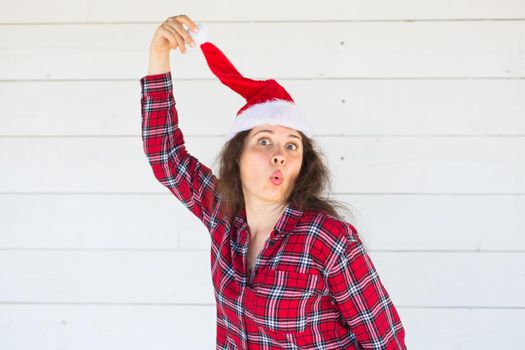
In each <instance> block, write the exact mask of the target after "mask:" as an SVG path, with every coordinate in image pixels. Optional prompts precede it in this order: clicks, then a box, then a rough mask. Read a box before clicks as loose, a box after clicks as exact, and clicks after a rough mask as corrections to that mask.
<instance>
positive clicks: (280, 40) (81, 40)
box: [0, 21, 525, 86]
mask: <svg viewBox="0 0 525 350" xmlns="http://www.w3.org/2000/svg"><path fill="white" fill-rule="evenodd" d="M157 26H158V23H154V24H120V25H119V24H100V25H95V24H76V25H73V24H64V25H59V26H57V25H9V26H6V27H5V28H3V30H2V31H3V35H2V36H0V47H6V48H7V49H5V51H4V54H3V55H0V76H1V77H2V80H4V81H6V80H62V79H66V80H78V79H90V80H92V79H110V80H113V79H137V78H138V77H139V76H142V75H143V74H146V73H147V66H148V54H149V45H150V42H151V37H152V35H153V33H154V31H155V29H156V27H157ZM209 26H210V31H211V33H210V40H212V41H213V42H214V43H215V44H217V45H218V46H219V47H220V48H221V49H222V50H223V51H224V52H225V54H227V55H228V57H229V59H230V60H231V61H232V62H233V63H234V64H235V66H236V67H237V68H238V69H239V71H240V72H241V73H243V74H245V75H246V76H249V77H250V78H253V79H266V78H277V79H281V78H312V79H317V78H338V79H340V78H349V77H352V78H396V79H398V78H440V79H444V78H488V77H490V78H522V77H524V76H525V72H524V67H525V55H523V54H522V47H523V37H524V35H525V22H524V21H500V22H495V21H473V22H470V21H452V22H446V24H443V23H442V22H380V23H376V22H329V23H322V22H321V23H318V22H312V23H301V22H299V23H289V22H279V23H272V22H269V23H266V22H264V23H254V24H250V23H211V24H210V25H209ZM283 33H286V35H283ZM173 62H176V63H175V64H172V67H175V68H174V71H175V72H176V74H175V76H176V77H177V78H184V79H196V78H199V79H202V78H208V79H209V78H213V79H214V80H217V79H216V78H215V76H214V75H213V73H212V72H211V71H210V69H209V68H208V66H207V64H206V61H205V59H204V57H203V54H202V52H201V50H200V49H199V48H192V49H191V50H189V51H188V53H187V54H185V55H182V54H176V55H173V56H172V63H173ZM217 84H220V83H219V82H218V83H217ZM218 86H219V85H218Z"/></svg>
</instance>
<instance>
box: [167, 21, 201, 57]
mask: <svg viewBox="0 0 525 350" xmlns="http://www.w3.org/2000/svg"><path fill="white" fill-rule="evenodd" d="M168 24H169V25H171V26H172V27H173V29H174V30H175V31H176V32H177V34H179V35H180V36H181V37H182V38H183V39H184V40H185V41H186V42H187V43H188V44H189V45H191V46H192V47H193V46H195V44H194V43H193V38H192V37H191V35H190V34H188V32H187V31H186V29H184V27H183V26H182V23H180V22H178V20H176V19H171V18H170V20H169V21H168ZM182 44H183V45H182V47H183V48H184V51H186V46H185V44H184V42H183V43H182Z"/></svg>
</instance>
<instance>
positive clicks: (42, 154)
mask: <svg viewBox="0 0 525 350" xmlns="http://www.w3.org/2000/svg"><path fill="white" fill-rule="evenodd" d="M177 14H188V15H189V16H190V17H191V18H192V19H194V20H196V21H202V22H206V23H207V24H208V27H209V28H210V31H211V33H210V35H211V37H210V41H212V42H214V43H215V44H216V45H217V46H219V47H220V48H221V49H222V50H223V51H224V52H225V54H226V55H227V56H228V57H229V58H230V60H231V61H232V62H233V63H234V65H235V66H236V67H237V68H238V69H239V70H240V71H241V73H243V74H244V75H246V76H248V77H250V78H254V79H267V78H276V79H277V80H278V81H279V82H280V83H281V84H282V85H283V86H284V87H285V88H286V89H287V90H288V91H289V92H290V94H291V95H292V97H293V98H294V100H295V101H296V102H297V104H298V105H300V106H301V107H302V109H303V110H304V111H305V113H306V114H307V117H308V118H309V119H310V120H311V121H312V124H313V126H314V129H315V131H316V134H317V135H316V137H317V140H318V142H319V144H320V146H321V147H322V149H323V150H324V151H325V154H326V156H327V159H328V162H329V166H330V169H331V171H332V173H333V187H332V190H333V192H334V194H335V197H336V199H340V200H344V201H345V202H346V203H348V204H349V205H350V206H351V208H352V210H353V212H354V215H355V219H354V222H353V223H354V224H355V225H356V227H357V228H358V229H359V231H360V235H361V237H362V238H363V240H364V241H365V243H366V244H367V246H368V249H369V254H370V256H371V258H372V260H373V262H374V264H375V266H376V268H377V270H378V272H379V274H380V277H381V279H382V281H383V283H384V285H385V286H386V288H387V290H388V292H389V294H390V296H391V298H392V300H393V301H394V304H395V305H396V307H397V309H398V311H399V313H400V316H401V319H402V322H403V324H404V326H405V329H406V343H407V346H408V348H409V349H436V350H437V349H462V350H465V349H477V350H480V349H518V348H521V347H523V344H524V343H525V335H524V332H523V320H524V318H525V299H524V298H523V295H524V293H525V197H524V194H525V138H524V136H525V118H524V117H525V80H524V78H525V3H524V2H523V1H521V0H506V1H501V0H499V1H496V0H493V1H488V0H484V1H480V0H476V1H474V0H455V1H449V0H446V1H443V0H441V1H437V0H433V1H415V0H412V1H411V0H406V1H400V0H398V1H386V0H385V1H348V0H346V1H315V2H314V1H277V0H267V1H264V2H263V1H258V2H247V1H195V0H193V1H162V0H152V1H147V2H146V1H122V0H121V1H110V2H108V1H102V0H97V1H87V0H86V1H65V0H49V1H36V0H28V1H7V0H2V2H1V4H0V348H1V349H6V350H7V349H9V350H11V349H42V350H43V349H97V350H103V349H130V350H132V349H144V348H147V349H214V348H215V320H216V319H215V299H214V296H213V289H212V283H211V275H210V266H209V259H210V255H209V244H210V242H209V236H208V233H207V231H205V228H204V226H203V225H202V224H201V223H200V221H198V219H197V218H196V217H194V216H193V215H192V214H191V213H190V212H189V211H188V210H187V209H186V208H185V207H184V206H183V205H182V204H181V203H179V202H178V201H177V200H176V198H175V197H174V196H173V195H172V194H171V193H170V192H169V191H168V190H167V189H166V188H164V187H163V186H162V185H161V184H160V183H158V182H157V181H156V179H155V178H154V176H153V172H152V171H151V169H150V168H149V164H148V162H147V159H146V157H145V155H144V153H143V149H142V141H141V137H140V121H141V115H140V84H139V79H140V78H141V77H143V76H144V75H146V74H147V66H148V50H149V44H150V40H151V38H152V35H153V33H154V31H155V29H156V27H157V26H158V25H159V24H160V23H161V22H162V21H164V20H165V19H166V18H167V17H168V16H174V15H177ZM171 64H172V66H171V67H172V75H173V79H174V93H175V98H176V101H177V108H178V111H179V116H180V118H181V120H180V126H181V128H182V130H183V133H184V135H185V139H186V145H187V149H188V151H190V153H192V154H193V155H195V156H196V157H198V158H199V159H200V160H201V161H202V162H203V163H205V164H207V165H208V166H210V167H213V168H214V169H216V165H215V163H214V162H213V161H214V157H215V155H216V154H217V152H218V151H219V149H220V146H221V145H222V143H223V137H224V134H225V132H226V130H227V129H228V127H229V125H230V123H231V121H232V120H233V117H234V115H235V113H236V112H237V110H238V109H239V108H241V107H242V106H243V105H244V100H243V99H242V98H241V97H240V96H239V95H237V94H236V93H234V92H233V91H231V90H230V89H229V88H227V87H226V86H224V85H222V84H221V83H220V82H219V81H218V80H217V78H216V77H215V76H214V75H213V74H212V73H211V71H210V70H209V68H208V67H207V65H206V62H205V60H204V57H203V55H202V52H201V51H200V49H198V48H190V47H188V53H186V54H185V55H182V54H180V52H179V51H176V52H172V57H171Z"/></svg>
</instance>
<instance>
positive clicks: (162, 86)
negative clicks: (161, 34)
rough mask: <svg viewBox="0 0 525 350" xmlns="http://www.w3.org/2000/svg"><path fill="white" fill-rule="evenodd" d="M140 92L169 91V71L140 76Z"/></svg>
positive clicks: (144, 93)
mask: <svg viewBox="0 0 525 350" xmlns="http://www.w3.org/2000/svg"><path fill="white" fill-rule="evenodd" d="M140 85H141V87H142V94H143V95H147V94H151V93H154V94H158V93H169V92H170V91H171V89H172V85H173V83H172V78H171V71H169V72H166V73H160V74H150V75H146V76H143V77H142V78H140Z"/></svg>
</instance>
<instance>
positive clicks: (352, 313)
mask: <svg viewBox="0 0 525 350" xmlns="http://www.w3.org/2000/svg"><path fill="white" fill-rule="evenodd" d="M332 250H333V253H334V258H333V259H332V260H333V263H331V264H330V266H328V275H327V281H328V287H329V289H330V292H331V295H332V297H333V299H334V301H335V307H336V308H337V309H338V310H339V311H340V312H341V314H342V316H343V318H344V319H345V321H346V323H347V324H348V325H349V327H350V329H351V331H352V332H353V333H354V334H355V336H356V338H357V342H358V343H359V345H360V346H361V347H362V348H363V349H377V350H379V349H382V350H394V349H395V350H406V348H407V347H406V345H405V339H404V338H405V330H404V328H403V325H402V324H401V320H400V317H399V314H398V313H397V310H396V309H395V307H394V305H393V303H392V301H391V299H390V296H389V295H388V293H387V291H386V289H385V287H384V286H383V284H382V282H381V280H380V279H379V275H378V274H377V271H376V269H375V266H374V264H373V263H372V261H371V259H370V257H369V256H368V254H367V252H366V251H365V247H364V246H363V244H362V242H361V240H360V239H359V236H358V235H357V232H355V234H353V235H342V236H341V238H340V239H338V240H337V241H336V242H335V244H334V245H333V247H332Z"/></svg>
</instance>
